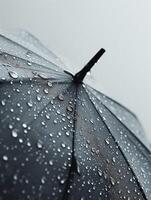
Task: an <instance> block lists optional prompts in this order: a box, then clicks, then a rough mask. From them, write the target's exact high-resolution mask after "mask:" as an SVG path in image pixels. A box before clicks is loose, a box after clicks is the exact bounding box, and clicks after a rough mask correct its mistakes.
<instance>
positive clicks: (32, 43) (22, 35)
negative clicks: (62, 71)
mask: <svg viewBox="0 0 151 200" xmlns="http://www.w3.org/2000/svg"><path fill="white" fill-rule="evenodd" d="M5 35H6V33H5ZM7 35H8V37H9V38H11V39H12V40H15V41H16V42H18V43H19V44H21V45H22V46H24V47H26V48H28V49H29V54H30V51H33V52H35V53H37V54H38V55H40V56H42V57H44V58H45V59H47V60H49V61H51V62H52V63H54V64H55V65H57V66H61V68H62V67H63V66H65V65H64V63H63V62H62V61H61V60H60V58H58V57H57V56H56V55H55V54H54V53H53V52H52V51H50V50H49V49H47V48H46V47H45V46H44V45H43V44H42V43H41V42H40V41H39V39H37V38H36V37H35V36H34V35H32V34H31V33H29V32H27V31H24V30H20V31H17V32H16V31H15V32H14V33H12V34H9V33H7Z"/></svg>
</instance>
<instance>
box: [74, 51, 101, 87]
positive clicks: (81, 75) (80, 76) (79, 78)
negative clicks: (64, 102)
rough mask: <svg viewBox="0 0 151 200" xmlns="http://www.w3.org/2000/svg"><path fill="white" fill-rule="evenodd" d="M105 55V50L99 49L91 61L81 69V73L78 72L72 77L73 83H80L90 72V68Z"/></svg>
mask: <svg viewBox="0 0 151 200" xmlns="http://www.w3.org/2000/svg"><path fill="white" fill-rule="evenodd" d="M104 53H105V49H103V48H101V49H100V50H99V51H98V52H97V53H96V54H95V55H94V56H93V57H92V58H91V60H90V61H89V62H88V63H87V64H86V65H85V66H84V67H83V69H82V70H81V71H79V72H78V73H77V74H75V76H74V82H75V83H81V82H82V81H83V79H84V77H85V76H86V74H87V73H88V72H89V71H90V70H91V68H92V67H93V66H94V65H95V63H97V61H98V60H99V59H100V57H101V56H102V55H103V54H104Z"/></svg>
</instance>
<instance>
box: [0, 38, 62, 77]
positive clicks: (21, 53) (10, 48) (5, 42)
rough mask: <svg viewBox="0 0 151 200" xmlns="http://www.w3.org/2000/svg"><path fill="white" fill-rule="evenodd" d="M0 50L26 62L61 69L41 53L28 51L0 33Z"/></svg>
mask: <svg viewBox="0 0 151 200" xmlns="http://www.w3.org/2000/svg"><path fill="white" fill-rule="evenodd" d="M0 50H1V52H2V53H8V54H10V55H12V56H14V57H15V56H16V57H20V58H22V59H24V60H25V61H26V62H27V63H30V62H34V63H37V64H39V65H44V66H46V67H50V68H51V69H54V70H57V71H61V72H62V73H63V70H62V69H60V68H59V67H58V66H56V65H55V64H53V63H52V62H50V61H49V60H47V59H45V58H43V57H42V56H41V55H38V54H37V53H34V52H33V51H29V49H28V48H26V47H24V46H22V45H21V44H19V43H18V42H16V41H13V40H12V39H10V38H8V37H6V36H4V35H2V34H0Z"/></svg>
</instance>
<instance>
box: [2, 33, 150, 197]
mask: <svg viewBox="0 0 151 200" xmlns="http://www.w3.org/2000/svg"><path fill="white" fill-rule="evenodd" d="M0 48H1V49H0V94H1V95H0V199H3V200H5V199H7V200H9V199H11V200H16V199H30V200H32V199H33V200H34V199H35V200H37V199H39V200H40V199H45V200H47V199H49V200H51V199H53V200H60V199H63V200H66V199H70V200H75V199H76V200H85V199H86V200H87V199H94V200H96V199H100V200H102V199H103V200H105V199H107V200H110V199H112V200H114V199H116V200H117V199H127V200H131V199H137V200H138V199H140V200H142V199H151V186H150V185H151V156H150V155H151V154H150V150H149V145H148V143H147V142H146V141H145V139H144V133H143V130H142V128H141V125H140V123H139V122H138V120H137V118H136V116H135V115H134V114H132V113H131V112H130V111H129V110H127V109H126V108H125V107H123V106H122V105H120V104H119V103H117V102H115V101H114V100H112V99H110V98H109V97H107V96H105V95H104V94H102V93H100V92H98V91H96V90H95V89H93V88H91V87H90V86H88V85H86V84H84V83H82V79H83V78H84V73H85V74H86V72H87V71H89V70H90V68H89V67H90V66H91V65H92V64H94V63H95V62H96V61H97V60H98V59H99V57H100V56H101V55H102V54H103V52H104V50H100V51H99V52H98V54H96V56H94V59H92V60H91V61H90V62H89V63H88V65H86V67H85V68H84V69H83V70H81V72H82V73H81V72H80V73H77V74H76V75H75V76H72V75H70V73H68V72H65V71H63V69H62V68H63V66H64V65H63V63H62V62H61V61H60V60H59V59H58V58H57V57H56V56H55V55H54V54H53V53H52V52H51V51H49V50H47V49H46V48H45V47H44V46H43V45H42V44H41V43H40V42H39V41H38V40H37V39H36V38H35V37H33V36H32V35H31V34H29V33H26V32H23V31H22V32H21V33H19V34H17V35H9V34H6V33H5V34H1V35H0ZM91 67H92V66H91Z"/></svg>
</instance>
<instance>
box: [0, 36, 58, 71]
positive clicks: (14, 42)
mask: <svg viewBox="0 0 151 200" xmlns="http://www.w3.org/2000/svg"><path fill="white" fill-rule="evenodd" d="M0 36H1V37H2V38H4V39H6V40H8V41H10V42H12V43H13V44H16V45H18V46H19V47H21V48H23V49H25V50H26V51H29V50H30V49H28V48H26V47H25V46H23V45H21V44H19V43H18V42H16V41H13V40H12V39H10V38H8V37H6V36H4V35H2V34H0ZM30 52H31V53H33V54H35V55H36V56H38V57H40V58H42V59H44V60H45V61H47V62H48V63H51V64H53V65H54V66H55V67H57V68H59V69H61V68H60V67H59V66H57V65H56V64H54V63H53V62H51V61H50V60H47V59H46V58H44V57H42V56H40V55H39V54H37V53H35V52H34V51H32V50H30ZM61 70H62V69H61Z"/></svg>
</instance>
